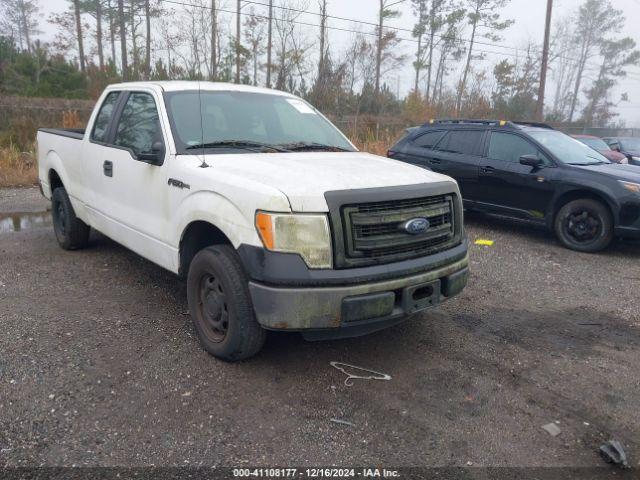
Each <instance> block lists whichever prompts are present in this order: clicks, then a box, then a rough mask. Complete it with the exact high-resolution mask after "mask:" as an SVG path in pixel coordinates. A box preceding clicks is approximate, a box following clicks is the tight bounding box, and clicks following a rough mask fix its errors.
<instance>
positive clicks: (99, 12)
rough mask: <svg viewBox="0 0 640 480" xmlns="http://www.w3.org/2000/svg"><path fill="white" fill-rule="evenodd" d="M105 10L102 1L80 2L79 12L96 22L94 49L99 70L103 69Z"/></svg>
mask: <svg viewBox="0 0 640 480" xmlns="http://www.w3.org/2000/svg"><path fill="white" fill-rule="evenodd" d="M105 8H108V5H107V4H104V0H81V2H80V9H81V11H82V12H86V13H88V14H89V15H91V16H92V17H93V18H94V19H95V22H96V35H95V37H96V48H97V51H98V66H99V67H100V69H101V70H102V69H103V68H104V51H103V45H102V44H103V32H102V17H103V14H104V10H105Z"/></svg>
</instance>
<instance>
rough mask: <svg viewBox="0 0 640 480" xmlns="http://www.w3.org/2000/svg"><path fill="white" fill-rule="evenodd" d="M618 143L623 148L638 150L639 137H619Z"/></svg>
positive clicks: (639, 144) (639, 145)
mask: <svg viewBox="0 0 640 480" xmlns="http://www.w3.org/2000/svg"><path fill="white" fill-rule="evenodd" d="M620 145H622V148H623V149H624V150H628V151H630V152H640V138H621V139H620Z"/></svg>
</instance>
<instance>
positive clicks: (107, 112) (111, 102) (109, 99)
mask: <svg viewBox="0 0 640 480" xmlns="http://www.w3.org/2000/svg"><path fill="white" fill-rule="evenodd" d="M118 97H120V92H111V93H109V94H108V95H107V96H106V97H105V99H104V102H102V106H101V107H100V111H99V112H98V115H97V116H96V121H95V122H94V124H93V131H92V132H91V140H93V141H95V142H106V141H107V134H108V133H109V132H108V129H109V124H110V123H111V117H112V115H113V109H114V107H115V106H116V103H117V102H118Z"/></svg>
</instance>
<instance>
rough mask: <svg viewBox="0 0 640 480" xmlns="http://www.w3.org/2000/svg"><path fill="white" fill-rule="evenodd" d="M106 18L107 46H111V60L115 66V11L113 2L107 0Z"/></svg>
mask: <svg viewBox="0 0 640 480" xmlns="http://www.w3.org/2000/svg"><path fill="white" fill-rule="evenodd" d="M106 9H107V16H108V18H109V44H110V45H111V60H112V61H113V64H114V65H115V64H116V30H117V28H118V27H117V25H116V17H117V11H116V6H115V3H113V0H107V3H106Z"/></svg>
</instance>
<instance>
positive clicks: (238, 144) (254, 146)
mask: <svg viewBox="0 0 640 480" xmlns="http://www.w3.org/2000/svg"><path fill="white" fill-rule="evenodd" d="M199 148H200V149H206V148H241V149H244V150H251V151H254V152H263V151H265V150H273V151H275V152H286V151H287V150H286V149H284V148H282V147H280V146H278V145H272V144H270V143H262V142H254V141H250V140H218V141H215V142H204V143H198V144H196V145H189V146H188V147H187V148H186V149H187V150H196V149H199Z"/></svg>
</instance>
